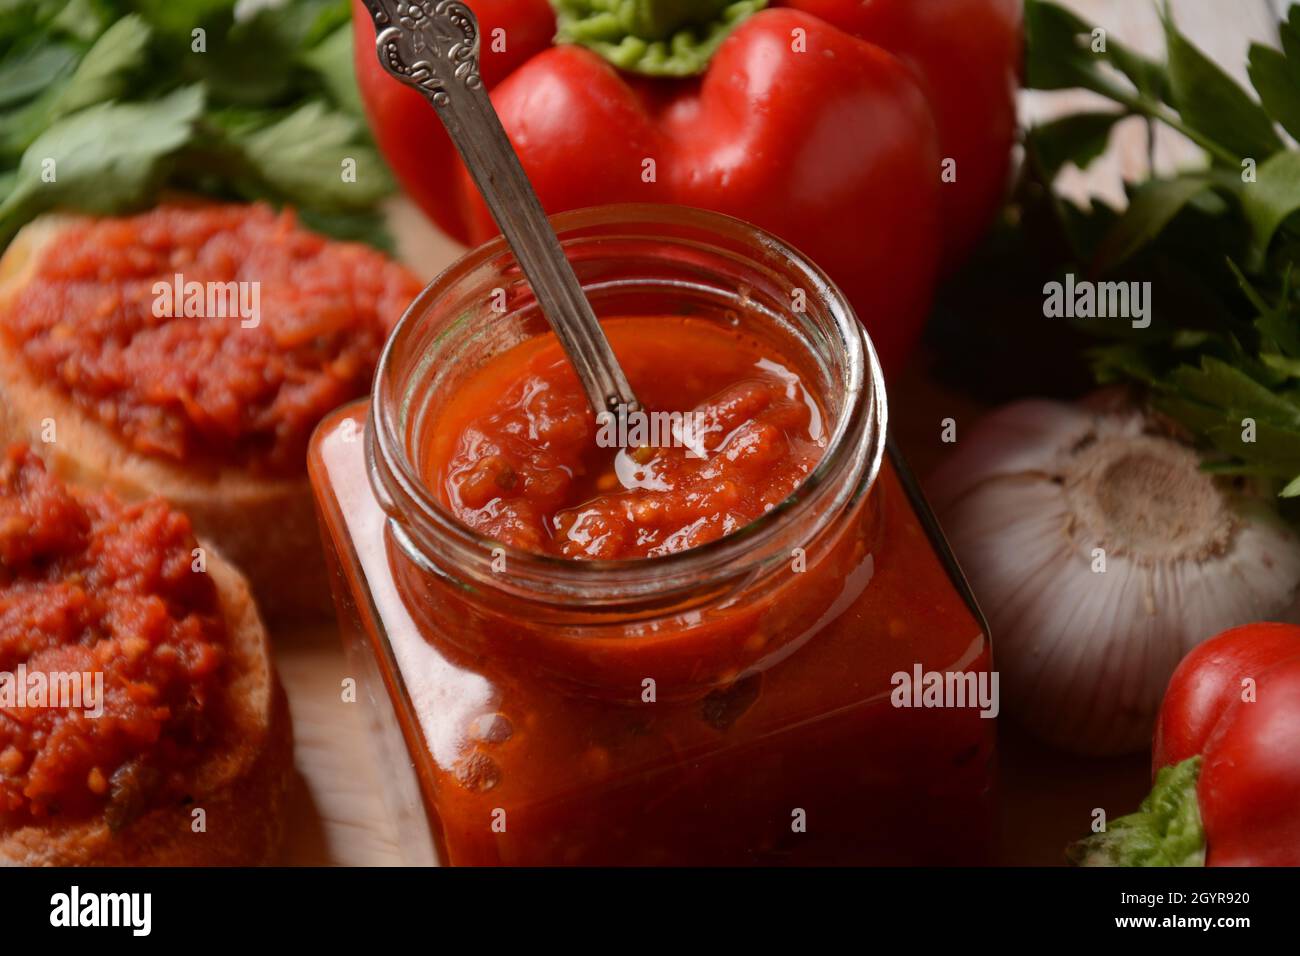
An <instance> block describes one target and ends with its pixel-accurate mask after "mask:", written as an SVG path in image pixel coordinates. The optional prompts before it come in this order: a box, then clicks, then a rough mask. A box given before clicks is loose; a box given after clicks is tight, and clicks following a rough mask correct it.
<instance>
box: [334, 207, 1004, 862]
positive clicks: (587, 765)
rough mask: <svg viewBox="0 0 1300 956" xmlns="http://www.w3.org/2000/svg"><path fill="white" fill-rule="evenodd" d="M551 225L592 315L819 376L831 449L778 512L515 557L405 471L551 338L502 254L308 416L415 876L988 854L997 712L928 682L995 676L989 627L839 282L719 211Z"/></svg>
mask: <svg viewBox="0 0 1300 956" xmlns="http://www.w3.org/2000/svg"><path fill="white" fill-rule="evenodd" d="M554 221H555V225H556V228H557V231H558V232H559V233H560V236H561V239H562V241H563V243H564V246H565V249H566V253H567V254H568V255H569V257H570V259H571V261H573V263H574V267H575V270H576V272H577V273H578V276H579V279H580V280H581V281H582V283H583V286H584V289H585V290H586V291H587V294H588V296H589V298H590V299H591V300H592V302H593V305H594V306H595V308H596V311H597V313H598V314H599V315H600V316H601V317H602V318H610V317H621V316H647V315H662V316H690V317H692V318H694V319H698V320H705V321H709V322H715V323H718V324H720V325H724V326H727V327H729V328H738V329H741V330H743V331H744V332H745V333H746V334H747V335H750V336H752V337H754V338H756V339H759V340H762V341H765V342H768V343H770V344H771V345H772V347H773V348H774V349H775V350H776V351H777V352H778V353H779V354H781V355H782V356H784V357H786V358H788V359H790V360H791V361H792V362H794V363H795V365H796V366H797V369H796V370H797V371H798V373H799V375H800V377H801V378H802V379H803V380H804V381H805V382H806V383H809V387H810V388H814V389H816V390H817V391H818V393H819V394H818V395H817V396H816V397H817V399H818V404H819V406H820V408H821V410H822V413H823V414H824V415H825V416H826V419H827V421H826V422H825V428H826V430H827V432H828V433H829V435H830V438H829V441H828V444H827V448H826V452H825V455H824V457H823V458H822V460H821V461H820V463H819V464H818V465H817V467H816V469H815V470H814V471H813V472H812V474H811V475H810V476H809V477H808V478H807V479H806V480H805V481H804V483H803V484H802V485H801V486H800V487H799V489H798V490H797V491H796V493H795V495H794V496H793V497H792V498H790V499H789V500H787V501H786V502H785V503H783V504H782V505H780V506H778V507H776V508H774V509H772V510H771V511H769V512H768V513H767V514H765V515H763V517H761V518H759V519H758V520H756V521H754V522H752V523H751V524H750V525H747V526H746V527H745V528H743V529H741V530H740V531H739V532H737V533H735V534H732V535H729V536H727V537H725V538H722V539H720V540H717V541H714V542H711V543H709V544H706V545H703V546H701V547H699V548H695V549H692V550H688V551H683V552H679V553H677V554H673V555H670V556H668V557H663V558H654V559H638V560H621V561H568V560H563V559H559V558H555V557H549V556H544V555H539V554H532V553H527V552H522V551H516V550H514V549H512V548H509V547H507V546H503V545H501V544H500V543H498V542H495V541H492V540H489V539H485V538H482V537H480V536H479V535H477V534H476V533H474V532H473V531H471V530H470V529H469V528H467V527H465V526H464V525H462V524H460V523H459V522H458V521H457V520H456V519H455V518H454V517H453V516H452V515H451V514H450V513H449V512H448V511H447V509H446V508H445V507H444V506H443V505H442V504H441V503H440V502H439V500H438V498H437V496H436V495H435V494H434V492H433V491H432V490H431V489H429V488H427V487H425V486H424V483H423V480H422V478H421V476H422V475H423V474H424V473H425V470H424V468H423V465H424V462H422V460H421V457H422V455H423V454H425V452H424V450H423V449H425V448H426V447H427V445H428V441H427V439H428V431H429V429H430V428H431V427H432V425H431V424H430V423H431V421H432V420H433V418H434V413H435V412H436V411H437V409H438V408H439V403H440V402H443V401H445V400H446V398H447V396H449V395H452V394H456V392H457V390H458V389H459V388H460V386H461V385H462V384H463V383H464V382H465V381H466V380H467V379H468V378H469V377H470V376H471V375H473V373H474V372H475V371H476V370H477V369H479V368H481V367H482V365H483V364H484V363H485V362H487V361H489V360H490V359H491V358H492V357H494V356H496V355H498V354H500V353H501V352H503V351H504V350H506V349H509V348H510V347H512V346H514V345H517V344H518V343H519V342H521V341H524V340H525V339H527V338H529V337H531V336H535V335H539V334H543V333H544V332H545V331H546V324H545V322H544V319H543V318H542V316H541V315H540V314H539V312H538V310H537V308H536V304H535V302H534V301H533V298H532V295H531V292H530V290H529V288H528V285H527V283H526V282H525V281H524V280H523V277H522V276H521V275H520V274H519V272H518V269H517V267H516V266H515V264H514V262H513V259H512V258H511V257H510V255H509V253H508V251H507V250H506V249H505V247H504V245H503V244H502V243H501V242H500V241H497V242H494V243H490V244H488V245H487V246H484V247H483V248H481V249H479V250H476V251H475V252H473V253H470V254H469V255H468V256H467V257H465V258H464V259H462V260H461V261H460V262H458V263H457V264H456V265H454V266H452V267H451V268H450V269H449V270H448V271H447V272H445V273H444V274H443V275H442V276H440V277H439V278H438V279H437V280H435V282H434V283H433V284H432V285H431V286H430V287H429V288H428V289H426V290H425V292H424V293H423V294H422V295H421V296H420V297H419V298H418V299H417V300H416V302H414V303H413V304H412V306H411V308H410V310H408V313H407V315H406V316H405V317H404V319H403V320H402V323H401V325H400V326H399V328H398V330H397V331H396V332H395V334H394V336H393V338H392V340H391V341H390V343H389V346H388V349H387V351H386V353H385V356H384V358H383V360H382V361H381V365H380V370H379V373H378V375H377V378H376V383H375V389H374V393H373V396H372V400H371V402H370V403H358V404H357V405H353V406H350V407H347V408H344V409H341V410H340V411H339V412H337V413H335V414H334V415H333V416H331V417H330V418H329V419H327V420H326V421H325V422H324V423H322V425H321V427H320V429H319V430H318V432H317V434H316V436H315V439H314V441H313V445H312V450H311V455H310V466H311V472H312V478H313V482H314V485H315V488H316V493H317V500H318V505H319V510H320V515H321V522H322V528H323V531H324V537H325V541H326V547H327V551H328V552H329V553H330V555H331V560H332V564H333V568H334V575H333V586H334V590H335V595H336V599H337V603H338V606H339V610H340V615H341V623H342V626H343V629H344V633H345V638H346V641H347V644H348V648H349V656H350V660H351V662H352V665H353V667H354V668H356V670H357V672H358V676H359V677H361V679H362V682H363V684H364V685H365V688H366V693H367V695H368V697H369V698H370V701H371V704H372V709H371V714H372V718H373V722H374V728H375V731H376V735H377V736H376V739H377V741H379V744H380V752H381V755H382V761H383V765H384V766H383V769H384V772H385V774H386V778H385V792H386V795H387V796H388V797H389V799H390V802H391V806H392V810H393V812H394V813H395V815H396V816H397V819H398V822H399V829H400V831H401V833H402V840H403V846H404V849H405V850H406V852H407V854H408V858H409V860H410V862H413V863H425V862H442V863H449V864H493V863H503V864H657V863H663V864H693V863H708V864H742V863H767V864H780V863H791V864H805V863H945V862H978V861H980V860H981V859H983V855H984V854H985V852H986V851H987V849H988V844H989V837H990V832H989V830H990V807H989V801H990V788H991V785H992V755H993V725H994V721H993V720H992V719H988V717H987V716H981V708H980V706H979V704H978V699H977V697H976V695H975V694H974V692H973V691H972V694H971V695H970V696H971V699H967V700H963V701H962V702H961V705H960V706H957V705H956V704H955V703H954V701H953V700H951V699H949V698H943V697H942V695H940V698H939V699H938V705H936V706H925V698H924V697H923V695H922V694H921V693H920V691H921V688H920V686H919V683H920V681H921V680H922V679H923V678H924V676H925V675H930V674H938V675H940V679H941V680H942V679H943V676H942V675H959V674H966V675H970V680H969V684H970V686H971V687H972V688H974V687H975V686H976V683H977V681H978V682H979V683H980V685H981V686H987V682H986V678H987V675H988V672H989V668H990V656H989V644H988V638H987V635H986V633H985V628H984V626H983V624H982V622H981V621H980V619H979V617H978V612H977V611H975V609H974V607H973V605H972V604H971V602H970V601H969V599H968V596H967V594H966V593H965V592H964V590H963V586H962V583H961V581H960V577H959V575H958V574H957V573H956V571H955V566H954V565H953V564H952V562H951V558H950V557H949V556H948V555H947V552H946V548H945V547H944V546H943V543H942V540H941V538H940V537H939V535H938V533H937V531H936V529H935V527H934V526H933V522H932V519H931V518H930V517H929V515H928V512H927V511H926V509H925V507H924V504H923V503H922V502H921V501H920V498H919V495H917V494H916V493H915V491H914V490H913V488H912V486H911V483H910V481H908V480H907V477H906V473H905V471H900V468H899V463H898V462H897V461H896V458H895V456H893V455H890V454H886V441H885V433H886V421H885V419H886V402H885V394H884V387H883V381H882V379H881V375H880V371H879V367H878V365H877V364H876V362H875V358H874V355H873V353H872V350H871V347H870V343H869V342H868V341H867V340H866V337H865V335H864V334H863V333H862V331H861V329H860V327H859V326H858V324H857V322H856V319H855V318H854V316H853V314H852V312H851V310H850V309H849V307H848V305H847V304H846V303H845V302H844V300H843V298H842V296H840V294H839V293H838V291H837V290H836V289H835V288H834V287H833V286H832V285H831V284H830V283H829V282H828V281H827V280H826V279H825V277H824V276H823V275H822V274H821V273H820V272H819V271H818V270H817V269H816V268H815V267H813V266H812V265H811V264H809V263H807V262H806V261H804V260H803V259H802V257H800V256H799V255H798V254H797V253H796V252H794V251H793V250H791V249H789V248H787V247H785V246H784V245H782V244H781V243H780V242H778V241H777V240H775V239H773V238H772V237H770V236H767V235H765V234H763V233H761V232H759V231H758V230H756V229H754V228H752V227H750V226H748V225H745V224H743V223H740V222H737V221H736V220H731V219H728V218H726V217H722V216H717V215H714V214H710V213H703V212H700V211H697V210H688V209H680V208H672V207H662V206H644V207H643V206H631V207H629V206H623V207H606V208H601V209H593V210H583V211H579V212H576V213H568V214H564V215H561V216H557V217H555V220H554ZM670 329H671V325H670V324H669V323H665V334H671V332H670ZM664 371H665V374H671V372H672V370H671V369H665V370H664ZM900 675H906V679H905V680H906V682H912V681H916V682H917V683H918V687H917V689H916V690H917V692H916V693H915V694H913V693H911V691H910V685H909V689H908V693H906V694H904V693H903V690H904V688H903V686H902V685H903V683H904V682H905V681H904V680H903V678H901V677H900ZM963 680H964V679H963ZM963 680H957V681H954V680H952V679H949V680H948V681H947V686H948V687H950V688H951V687H953V686H954V685H957V686H966V685H965V684H964V683H963ZM986 710H987V708H986Z"/></svg>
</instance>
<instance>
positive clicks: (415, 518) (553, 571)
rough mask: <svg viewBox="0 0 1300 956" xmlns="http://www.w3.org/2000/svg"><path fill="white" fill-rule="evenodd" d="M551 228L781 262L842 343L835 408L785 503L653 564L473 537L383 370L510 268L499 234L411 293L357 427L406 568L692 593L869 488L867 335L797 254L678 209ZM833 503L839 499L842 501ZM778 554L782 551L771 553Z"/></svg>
mask: <svg viewBox="0 0 1300 956" xmlns="http://www.w3.org/2000/svg"><path fill="white" fill-rule="evenodd" d="M550 221H551V224H552V226H553V228H554V229H555V231H556V233H557V234H558V235H559V237H560V240H561V243H562V244H564V243H565V241H566V237H567V236H568V235H569V234H572V233H574V232H579V231H581V230H588V229H592V228H595V227H612V226H625V227H627V232H626V235H627V236H630V237H633V238H648V239H649V238H653V237H652V236H640V235H639V234H638V233H637V229H638V227H651V228H653V227H655V226H669V227H688V228H691V229H694V230H698V231H700V232H701V233H704V234H710V235H716V236H722V237H726V238H729V239H733V240H739V241H740V242H742V243H744V244H745V245H747V246H754V247H756V248H757V249H759V250H760V251H761V252H762V254H764V255H765V256H766V257H769V258H774V259H778V260H780V261H781V263H782V267H783V268H787V269H793V270H794V271H795V272H796V273H797V274H798V275H799V277H800V279H801V280H803V282H806V283H807V285H806V286H805V288H806V291H807V295H808V299H809V300H810V301H811V300H814V299H816V300H818V301H820V302H821V303H823V305H824V306H825V308H826V309H827V311H828V312H829V313H830V315H831V316H832V318H833V321H834V327H835V332H836V335H837V340H836V341H834V342H833V347H837V348H842V349H843V350H844V352H845V354H846V359H847V361H846V366H847V380H846V382H845V383H844V386H843V388H844V409H845V413H844V414H842V415H839V416H837V421H836V422H835V428H834V430H833V431H832V433H831V435H830V437H829V439H828V441H827V445H826V450H825V453H824V454H823V455H822V457H821V459H820V460H819V461H818V463H817V465H816V466H815V467H814V468H813V470H812V471H811V472H810V473H809V474H808V475H807V476H806V477H805V478H804V479H803V481H801V482H800V483H799V485H798V486H797V487H796V488H795V489H794V491H793V493H792V494H791V495H790V496H788V497H787V498H786V499H784V500H783V501H782V502H780V503H779V504H777V505H776V506H774V507H773V508H771V509H770V510H769V511H767V512H765V513H764V514H762V515H760V516H758V517H757V518H755V519H754V520H753V521H751V522H749V523H748V524H746V525H745V526H744V527H742V528H740V529H737V530H736V531H734V532H732V533H730V534H727V535H724V536H723V537H720V538H717V539H715V540H713V541H709V542H706V543H704V544H702V545H699V546H697V547H693V548H689V549H686V550H683V551H677V552H674V553H672V554H668V555H663V556H661V557H654V558H639V557H638V558H619V559H599V560H574V559H570V558H564V557H560V556H557V555H550V554H545V553H541V552H534V551H527V550H524V549H521V548H518V547H515V546H513V545H510V544H507V543H505V542H502V541H499V540H497V539H494V538H491V537H489V536H487V535H484V534H481V533H480V532H478V531H476V530H474V529H472V528H470V527H469V526H468V525H466V524H464V523H463V522H461V521H460V519H458V518H457V517H456V516H455V515H454V514H453V513H452V512H451V511H450V509H448V508H447V507H446V506H445V505H444V504H443V503H442V502H441V501H440V500H439V498H438V496H437V495H436V494H435V493H434V491H433V490H432V489H431V488H429V487H428V486H427V484H426V482H425V481H424V479H423V478H422V476H421V475H420V473H419V470H418V468H417V466H416V464H415V463H414V462H413V461H412V459H411V455H410V454H409V450H408V448H407V441H406V435H405V434H403V430H402V427H401V423H400V421H399V416H398V415H396V414H395V413H394V410H395V409H397V408H400V407H404V406H403V405H402V399H403V398H404V396H400V395H393V394H390V391H391V385H392V380H393V379H394V378H395V372H394V368H393V365H394V363H395V362H396V361H397V358H396V356H397V354H398V353H399V352H400V349H401V346H402V344H403V343H404V342H405V341H406V339H407V338H408V337H409V336H411V335H412V334H413V333H414V330H415V328H416V327H417V326H418V324H419V323H420V321H421V319H422V318H424V317H425V316H426V315H428V314H429V313H430V311H431V309H432V308H433V306H435V305H436V303H437V302H438V301H439V300H440V299H441V298H442V297H443V296H444V295H446V294H447V293H448V292H449V291H450V290H451V289H453V288H454V287H455V285H456V283H457V282H458V281H460V280H461V279H463V278H465V277H467V276H470V275H472V274H473V273H474V272H475V271H476V270H478V269H480V268H482V267H484V266H486V265H487V264H488V263H490V262H492V261H493V260H496V259H499V258H501V257H506V259H508V261H510V262H511V263H512V264H513V262H514V259H513V256H512V255H511V253H510V250H509V247H508V245H507V244H506V241H505V239H504V238H503V237H501V236H497V237H496V238H494V239H491V240H489V241H488V242H486V243H484V244H483V245H480V246H479V247H477V248H475V249H472V250H470V251H469V252H467V253H466V254H465V255H464V256H462V257H461V258H460V259H458V260H457V261H456V262H454V263H453V264H452V265H450V266H448V267H447V268H446V269H445V270H443V272H442V273H440V274H439V275H438V276H437V277H435V278H434V279H433V281H431V282H430V283H429V284H428V285H427V286H426V287H425V288H424V289H423V290H422V291H421V292H420V294H419V295H418V296H416V298H415V299H414V300H413V301H412V302H411V304H410V305H409V306H408V307H407V309H406V311H405V312H404V313H403V314H402V317H401V319H400V320H399V321H398V323H397V325H396V327H395V328H394V330H393V333H392V334H391V335H390V336H389V338H388V341H387V343H386V344H385V346H384V350H383V352H382V354H381V356H380V359H379V363H378V366H377V368H376V372H375V378H374V384H373V388H372V392H371V402H370V419H369V423H368V425H367V428H366V456H367V464H368V471H369V476H370V483H371V486H372V488H373V490H374V493H375V495H376V497H377V499H378V500H379V502H380V504H381V506H382V507H383V509H384V511H385V512H386V513H387V514H388V516H389V525H390V528H392V530H393V533H394V537H395V539H396V541H397V543H398V544H399V545H400V546H401V547H402V548H403V550H404V551H406V552H407V554H408V556H409V557H410V558H412V559H413V560H415V561H416V562H417V564H419V565H423V566H425V567H426V569H428V570H430V571H433V572H435V573H440V572H439V569H438V567H437V565H436V563H435V562H434V560H433V557H434V556H435V555H437V556H439V557H442V558H445V559H447V560H448V561H449V562H450V564H451V566H452V567H455V568H457V569H458V570H463V569H464V567H465V565H464V563H462V560H461V559H467V558H471V557H473V558H477V559H479V560H480V561H481V560H482V559H483V557H484V556H485V555H493V554H503V555H504V557H505V561H506V564H507V566H508V567H509V569H510V573H509V574H508V575H494V576H493V578H492V579H491V580H490V581H485V582H484V583H490V584H491V585H493V586H494V587H498V588H504V589H505V590H508V591H511V592H514V593H516V594H521V595H527V596H529V597H533V598H537V597H540V596H544V595H546V594H549V595H552V596H555V597H559V598H562V599H570V600H571V599H573V598H582V599H584V600H585V601H586V602H588V603H591V604H598V605H609V604H613V603H624V602H626V601H628V600H635V599H636V598H650V597H652V598H659V599H664V600H672V599H674V598H675V597H676V596H679V595H680V594H681V593H682V592H684V591H687V590H695V589H698V588H699V587H700V585H701V584H702V583H706V582H707V579H708V578H709V577H710V576H711V575H718V574H721V573H725V574H727V575H734V574H741V575H745V574H748V573H749V572H751V571H753V570H754V566H755V565H756V564H757V563H758V562H760V561H761V560H762V557H763V554H764V547H763V546H764V545H765V544H769V543H771V542H772V541H773V540H774V539H776V538H777V536H778V535H779V534H780V533H781V532H782V531H783V530H788V528H789V527H790V526H791V524H792V523H793V522H795V521H796V520H797V519H798V517H799V516H801V515H807V514H809V513H811V512H812V511H813V509H814V508H815V507H816V506H817V505H819V504H825V503H826V502H827V500H828V498H829V499H830V500H831V507H830V508H829V511H830V512H832V513H838V511H840V510H841V508H842V505H843V504H846V503H847V501H848V499H849V498H850V497H855V496H857V495H861V494H863V493H865V492H866V491H867V490H868V489H869V488H870V487H871V486H872V485H873V484H874V482H875V480H876V476H877V475H878V473H879V470H880V466H881V460H882V458H883V455H884V450H885V434H886V425H887V414H888V412H887V401H886V395H885V389H884V373H883V371H882V370H881V366H880V362H879V359H878V358H877V356H876V352H875V348H874V347H873V345H872V343H871V340H870V337H869V336H868V334H867V333H866V330H865V329H864V328H863V327H862V325H861V323H860V322H859V321H858V319H857V316H856V313H855V312H854V311H853V308H852V306H851V305H850V304H849V302H848V300H847V298H846V297H845V296H844V294H843V293H842V292H841V291H840V290H839V288H838V287H837V286H836V285H835V284H834V283H833V282H832V281H831V279H830V277H829V276H827V275H826V274H825V273H824V272H823V271H822V270H821V269H820V268H819V267H818V266H816V265H815V264H814V263H813V262H811V261H810V260H809V259H807V258H806V257H804V256H803V255H802V253H800V252H798V251H797V250H796V249H794V247H792V246H790V245H789V244H787V243H785V242H784V241H782V240H781V239H778V238H777V237H776V236H774V235H772V234H770V233H768V232H766V231H764V230H762V229H760V228H759V227H757V226H754V225H752V224H750V223H748V222H745V221H743V220H741V219H737V218H735V217H732V216H727V215H724V214H722V213H717V212H712V211H709V210H704V209H697V208H694V207H688V206H673V205H664V204H648V203H629V204H614V205H605V206H593V207H588V208H585V209H578V210H572V211H569V212H563V213H558V214H556V215H553V216H551V217H550ZM620 235H624V234H622V233H620ZM813 357H814V358H816V357H817V356H815V355H814V356H813ZM855 464H856V465H858V466H859V467H858V468H856V469H852V468H851V469H850V470H856V471H857V472H859V474H857V475H850V476H849V478H850V481H848V482H845V481H843V480H842V479H843V478H844V477H845V471H846V465H848V466H853V465H855ZM836 479H841V480H840V481H838V482H837V480H836ZM844 485H848V487H843V486H844ZM835 492H839V494H838V495H836V494H835ZM840 498H844V499H845V500H844V501H843V502H841V501H840V500H839V499H840ZM822 510H823V511H826V510H827V509H825V508H823V509H822ZM819 530H820V529H819ZM497 549H500V550H499V551H498V550H497ZM786 559H788V556H785V557H783V558H782V560H783V561H784V560H786Z"/></svg>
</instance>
